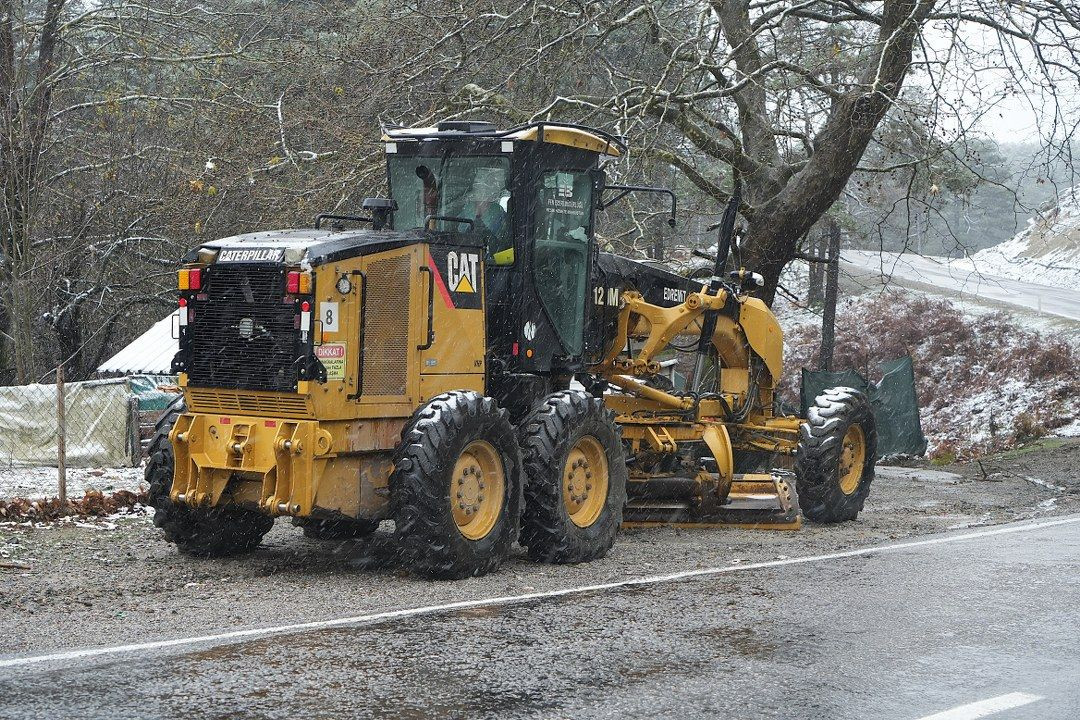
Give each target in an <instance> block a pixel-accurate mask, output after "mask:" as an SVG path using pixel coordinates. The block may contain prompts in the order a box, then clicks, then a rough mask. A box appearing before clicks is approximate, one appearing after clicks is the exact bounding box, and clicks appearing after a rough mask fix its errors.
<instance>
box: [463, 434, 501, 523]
mask: <svg viewBox="0 0 1080 720" xmlns="http://www.w3.org/2000/svg"><path fill="white" fill-rule="evenodd" d="M505 494H506V476H505V475H504V473H503V464H502V459H501V458H500V457H499V453H498V452H496V451H495V448H494V447H492V446H491V444H490V443H488V442H485V441H484V440H474V441H472V442H471V443H469V444H468V445H466V446H465V449H464V450H462V451H461V455H460V456H459V457H458V460H457V463H455V464H454V473H453V475H451V476H450V503H451V505H450V506H451V509H452V510H453V514H454V522H455V523H457V527H458V531H459V532H460V533H461V534H462V535H464V536H465V537H467V538H468V539H469V540H480V539H482V538H484V537H486V536H487V534H488V533H489V532H491V529H492V528H494V527H495V523H496V522H498V520H499V515H500V514H501V513H502V509H503V496H504V495H505Z"/></svg>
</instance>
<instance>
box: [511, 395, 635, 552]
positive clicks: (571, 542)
mask: <svg viewBox="0 0 1080 720" xmlns="http://www.w3.org/2000/svg"><path fill="white" fill-rule="evenodd" d="M584 436H592V437H593V438H595V440H597V441H598V442H599V444H600V446H601V447H602V448H603V450H604V453H605V455H606V456H607V468H608V492H607V498H606V499H605V501H604V505H603V508H602V509H601V510H600V513H599V515H598V516H597V517H596V519H595V520H594V521H593V522H592V524H590V525H588V526H587V527H580V526H579V525H577V524H575V523H574V522H573V521H572V520H571V517H570V512H569V509H568V507H567V503H566V501H565V500H564V492H563V481H564V478H563V474H564V472H566V463H567V459H568V457H569V455H570V452H571V450H572V449H573V448H574V447H575V445H576V444H577V443H578V442H579V441H580V440H581V438H582V437H584ZM518 442H519V444H520V445H521V456H522V462H523V463H524V467H525V512H524V515H523V517H522V524H521V544H522V545H524V546H525V547H526V548H527V549H528V552H529V557H531V558H532V559H533V560H538V561H542V562H553V563H580V562H587V561H589V560H595V559H597V558H602V557H604V556H605V555H607V553H608V551H609V550H611V547H612V545H614V543H615V535H616V533H617V532H618V530H619V526H620V525H621V524H622V517H623V507H624V506H625V505H626V483H627V476H628V471H627V467H626V455H625V452H624V450H623V444H622V432H621V430H620V428H619V426H618V424H616V422H615V414H614V413H613V412H611V411H610V410H608V409H607V407H605V405H604V401H603V400H601V399H599V398H594V397H593V396H591V395H589V394H588V393H585V392H582V391H580V390H566V391H563V392H557V393H553V394H551V395H549V396H548V397H546V398H545V399H544V401H543V403H541V404H540V406H539V407H537V408H536V409H534V410H533V412H532V413H530V414H529V416H528V417H526V418H525V420H524V421H523V422H522V423H521V425H520V426H519V428H518Z"/></svg>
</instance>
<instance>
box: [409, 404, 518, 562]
mask: <svg viewBox="0 0 1080 720" xmlns="http://www.w3.org/2000/svg"><path fill="white" fill-rule="evenodd" d="M475 441H484V442H486V443H488V444H489V445H490V446H492V447H493V448H494V450H495V453H496V454H497V455H498V457H499V460H500V462H501V463H502V471H503V476H504V482H503V494H502V505H501V506H500V511H499V515H498V516H497V518H496V520H495V523H494V526H493V527H492V528H491V529H490V531H488V532H487V534H486V535H484V536H483V537H480V538H478V539H469V538H467V537H466V536H465V535H464V534H462V531H461V530H459V528H458V525H457V522H456V521H455V519H454V515H453V509H452V506H451V502H452V501H451V497H450V489H451V482H452V475H453V471H454V467H455V464H456V463H457V461H458V458H459V457H461V455H462V452H463V451H464V450H465V449H466V447H467V446H469V445H470V443H473V442H475ZM521 502H522V495H521V451H520V450H519V449H518V445H517V438H516V437H515V436H514V427H513V426H512V425H511V424H510V420H509V414H508V413H507V411H506V410H503V409H500V408H499V406H498V405H497V404H496V402H495V401H494V400H493V399H492V398H490V397H485V396H483V395H480V394H479V393H475V392H471V391H453V392H447V393H443V394H442V395H438V396H436V397H434V398H432V399H431V400H430V401H428V402H427V404H425V405H423V406H421V407H420V408H419V409H417V411H416V412H415V413H414V414H413V417H412V419H411V420H410V421H409V423H408V424H407V425H406V426H405V428H404V430H402V433H401V443H400V444H399V445H398V447H397V450H396V451H395V456H394V470H393V472H392V473H391V475H390V504H391V511H392V515H393V518H394V526H395V529H394V532H395V535H396V536H397V539H398V542H399V543H400V545H401V548H402V554H403V556H404V557H405V559H406V561H407V562H408V563H409V565H410V566H411V568H412V570H413V571H414V572H416V573H417V574H420V575H424V576H426V577H431V578H436V579H442V580H456V579H460V578H464V577H470V576H475V575H484V574H486V573H489V572H492V571H493V570H495V569H496V568H498V567H499V566H500V565H501V564H502V563H503V561H504V560H505V559H506V557H507V556H508V555H509V553H510V547H511V545H512V544H513V542H514V540H515V539H516V538H517V535H518V528H519V518H520V515H521Z"/></svg>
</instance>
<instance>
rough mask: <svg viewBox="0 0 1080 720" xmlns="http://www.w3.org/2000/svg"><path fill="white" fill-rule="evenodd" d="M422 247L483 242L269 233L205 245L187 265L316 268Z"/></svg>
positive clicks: (394, 234) (420, 235)
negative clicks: (210, 263) (302, 265)
mask: <svg viewBox="0 0 1080 720" xmlns="http://www.w3.org/2000/svg"><path fill="white" fill-rule="evenodd" d="M419 243H426V244H431V245H457V246H461V245H466V246H475V247H481V246H482V245H483V240H482V239H481V238H479V237H476V236H475V235H474V234H473V233H458V232H446V231H434V230H404V231H400V232H399V231H394V230H371V229H366V228H365V229H360V230H331V229H318V230H315V229H310V228H303V229H293V230H268V231H261V232H253V233H245V234H243V235H233V236H231V237H226V238H221V239H220V240H214V241H211V242H207V243H203V244H202V245H199V246H198V247H197V248H195V249H194V250H192V251H190V252H189V253H188V254H187V255H186V256H185V257H184V262H189V263H190V262H198V261H199V260H200V259H203V260H206V259H209V258H208V257H207V254H208V253H207V251H209V252H210V253H213V255H214V257H213V262H217V263H230V264H231V263H262V264H265V263H274V262H281V263H286V264H290V265H295V264H299V263H306V264H308V265H313V266H314V265H322V264H325V263H328V262H334V261H337V260H343V259H346V258H350V257H357V256H359V255H369V254H371V253H377V252H382V251H384V250H393V249H395V248H400V247H405V246H407V245H416V244H419Z"/></svg>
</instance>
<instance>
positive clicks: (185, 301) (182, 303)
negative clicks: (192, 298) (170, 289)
mask: <svg viewBox="0 0 1080 720" xmlns="http://www.w3.org/2000/svg"><path fill="white" fill-rule="evenodd" d="M180 307H187V298H180Z"/></svg>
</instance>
